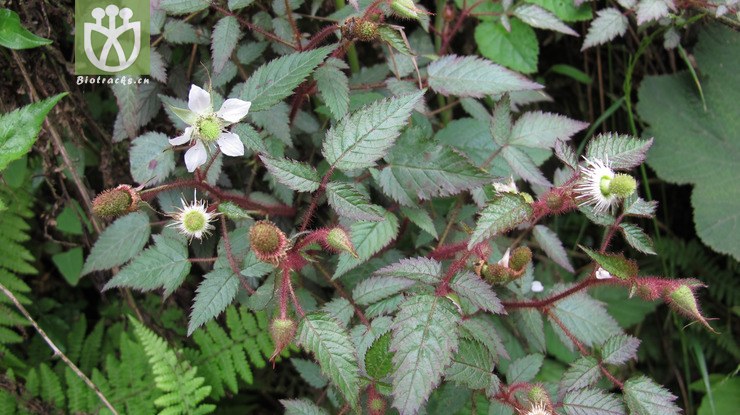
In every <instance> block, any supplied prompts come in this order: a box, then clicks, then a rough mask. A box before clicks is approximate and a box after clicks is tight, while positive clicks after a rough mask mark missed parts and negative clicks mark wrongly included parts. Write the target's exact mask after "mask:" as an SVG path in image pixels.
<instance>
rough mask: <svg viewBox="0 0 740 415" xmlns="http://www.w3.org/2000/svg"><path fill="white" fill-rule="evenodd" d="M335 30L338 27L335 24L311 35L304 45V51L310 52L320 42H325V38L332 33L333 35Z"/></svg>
mask: <svg viewBox="0 0 740 415" xmlns="http://www.w3.org/2000/svg"><path fill="white" fill-rule="evenodd" d="M337 29H339V26H338V25H336V24H330V25H328V26H326V27H324V28H323V29H321V30H320V31H318V32H317V33H316V34H315V35H313V37H312V38H311V39H310V40H309V41H308V43H307V44H306V47H305V50H311V49H313V48H315V47H317V46H319V44H321V42H323V41H324V40H326V38H327V37H329V36H330V35H331V34H332V33H334V32H335V31H336V30H337Z"/></svg>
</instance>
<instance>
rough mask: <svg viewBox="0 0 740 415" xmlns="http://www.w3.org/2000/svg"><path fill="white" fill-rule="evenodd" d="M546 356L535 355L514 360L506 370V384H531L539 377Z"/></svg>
mask: <svg viewBox="0 0 740 415" xmlns="http://www.w3.org/2000/svg"><path fill="white" fill-rule="evenodd" d="M544 359H545V356H543V355H541V354H538V353H535V354H530V355H527V356H524V357H522V358H520V359H517V360H514V361H513V362H511V364H510V365H509V367H508V369H507V370H506V383H508V384H509V385H512V384H514V383H517V382H529V381H531V380H532V379H534V377H535V376H537V373H539V371H540V368H541V367H542V362H543V360H544Z"/></svg>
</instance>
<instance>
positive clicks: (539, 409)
mask: <svg viewBox="0 0 740 415" xmlns="http://www.w3.org/2000/svg"><path fill="white" fill-rule="evenodd" d="M524 415H551V414H550V411H548V410H547V406H546V405H545V403H544V402H540V403H538V404H537V405H533V406H532V407H531V408H530V409H529V411H527V412H526V413H524Z"/></svg>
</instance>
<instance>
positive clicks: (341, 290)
mask: <svg viewBox="0 0 740 415" xmlns="http://www.w3.org/2000/svg"><path fill="white" fill-rule="evenodd" d="M314 265H315V266H316V268H318V270H319V273H320V274H321V275H322V276H323V277H324V279H325V280H326V282H328V283H329V284H331V286H332V287H334V289H335V290H336V291H337V293H338V294H339V295H340V296H341V297H342V298H344V299H345V300H347V301H349V303H350V304H351V305H352V307H353V308H354V309H355V314H357V318H359V319H360V321H361V322H362V324H364V325H366V326H368V327H370V320H368V319H367V316H365V313H363V312H362V309H360V307H359V306H358V305H357V303H355V300H354V299H353V298H352V296H351V295H349V294H347V292H346V291H344V288H342V285H341V284H339V282H338V281H337V280H334V279H332V278H331V275H329V273H328V272H327V271H326V269H325V268H324V267H323V266H322V265H321V263H318V262H317V263H316V264H314Z"/></svg>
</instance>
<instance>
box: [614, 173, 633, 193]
mask: <svg viewBox="0 0 740 415" xmlns="http://www.w3.org/2000/svg"><path fill="white" fill-rule="evenodd" d="M635 189H637V181H636V180H635V178H634V177H632V176H630V175H629V174H623V173H618V174H616V175H615V176H614V178H613V179H612V180H611V183H610V184H609V192H610V193H611V194H613V195H614V196H616V197H618V198H620V199H624V198H625V197H628V196H629V195H631V194H632V193H634V192H635Z"/></svg>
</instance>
